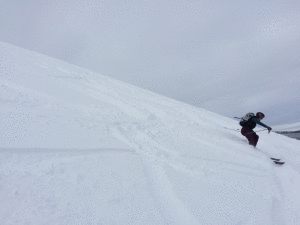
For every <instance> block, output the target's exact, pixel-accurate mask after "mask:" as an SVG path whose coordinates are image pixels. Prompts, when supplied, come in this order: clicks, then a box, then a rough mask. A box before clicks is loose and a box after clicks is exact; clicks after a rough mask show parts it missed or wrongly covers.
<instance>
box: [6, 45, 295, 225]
mask: <svg viewBox="0 0 300 225" xmlns="http://www.w3.org/2000/svg"><path fill="white" fill-rule="evenodd" d="M0 60H1V61H0V84H1V86H0V91H1V95H0V100H1V101H0V113H1V118H0V122H1V126H0V127H1V128H0V181H1V182H0V208H1V210H0V224H149V225H153V224H181V225H182V224H214V225H215V224H218V225H219V224H226V225H227V224H263V225H268V224H270V225H274V224H278V225H282V224H299V221H300V193H299V186H300V164H299V162H300V151H299V141H298V140H295V139H290V138H288V137H285V136H283V135H280V134H276V133H274V132H271V133H270V134H268V132H267V131H262V132H259V133H257V134H258V135H259V136H260V139H259V142H258V145H257V148H253V147H252V146H249V145H248V143H247V140H246V138H245V137H243V136H242V135H241V134H240V133H239V130H238V129H240V127H239V125H238V122H237V121H235V120H232V119H229V118H226V117H224V116H220V115H218V114H215V113H212V112H209V111H207V110H204V109H201V108H196V107H193V106H191V105H188V104H184V103H182V102H179V101H175V100H173V99H170V98H167V97H164V96H160V95H157V94H155V93H152V92H150V91H146V90H143V89H140V88H137V87H135V86H132V85H129V84H126V83H123V82H120V81H117V80H114V79H111V78H108V77H105V76H102V75H99V74H96V73H93V72H91V71H88V70H85V69H83V68H79V67H76V66H73V65H70V64H68V63H65V62H62V61H59V60H56V59H53V58H49V57H47V56H44V55H41V54H37V53H35V52H30V51H27V50H24V49H20V48H17V47H14V46H11V45H8V44H5V43H1V42H0ZM264 120H265V121H264V122H265V123H266V124H268V118H267V117H266V118H265V119H264ZM225 127H227V128H230V129H233V130H228V129H225ZM260 129H261V128H259V127H257V128H256V130H257V131H259V130H260ZM270 156H272V157H276V158H280V159H281V161H284V162H285V164H284V165H282V166H279V165H276V164H274V163H273V161H272V160H270Z"/></svg>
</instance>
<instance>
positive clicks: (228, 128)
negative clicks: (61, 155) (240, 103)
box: [224, 127, 240, 132]
mask: <svg viewBox="0 0 300 225" xmlns="http://www.w3.org/2000/svg"><path fill="white" fill-rule="evenodd" d="M224 128H225V129H227V130H233V131H236V132H239V131H238V130H240V129H236V130H234V129H230V128H227V127H224Z"/></svg>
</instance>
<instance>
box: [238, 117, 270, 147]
mask: <svg viewBox="0 0 300 225" xmlns="http://www.w3.org/2000/svg"><path fill="white" fill-rule="evenodd" d="M246 116H248V117H249V119H248V118H247V117H246V118H247V120H242V121H241V122H240V125H241V126H242V127H243V128H242V130H241V133H242V135H243V136H245V137H246V138H247V139H248V141H249V145H253V146H254V147H256V145H257V142H258V139H259V136H258V135H257V134H256V133H255V132H254V131H253V129H254V128H255V127H256V124H259V125H261V126H263V127H265V128H267V129H268V131H269V133H270V131H271V130H272V128H271V127H269V126H267V125H265V124H263V123H262V122H260V121H261V120H262V119H263V118H264V117H265V115H264V114H263V113H262V112H258V113H256V115H254V113H248V114H247V115H246ZM243 118H244V117H243Z"/></svg>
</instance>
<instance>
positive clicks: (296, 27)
mask: <svg viewBox="0 0 300 225" xmlns="http://www.w3.org/2000/svg"><path fill="white" fill-rule="evenodd" d="M299 37H300V1H299V0H291V1H289V0H285V1H266V0H265V1H264V0H261V1H254V0H253V1H249V0H247V1H244V0H240V1H236V0H228V1H224V0H219V1H218V0H204V1H200V0H198V1H193V0H190V1H188V0H173V1H170V0H165V1H162V0H130V1H127V0H111V1H104V0H103V1H102V0H91V1H84V0H65V1H61V0H28V1H20V0H0V41H4V42H7V43H10V44H13V45H17V46H20V47H23V48H26V49H29V50H32V51H36V52H39V53H43V54H46V55H49V56H52V57H55V58H58V59H61V60H63V61H67V62H70V63H72V64H76V65H79V66H81V67H84V68H87V69H90V70H92V71H95V72H99V73H101V74H103V75H106V76H111V77H114V78H117V79H119V80H123V81H126V82H130V83H132V84H134V85H138V86H140V87H143V88H146V89H149V90H151V91H154V92H157V93H159V94H163V95H166V96H169V97H172V98H175V99H178V100H181V101H184V102H187V103H191V104H193V105H196V106H200V107H204V108H207V109H209V110H212V111H215V112H217V113H220V114H223V115H226V116H236V115H237V116H239V115H241V113H244V112H248V111H253V110H256V108H258V110H257V111H264V112H266V111H267V112H269V111H270V112H271V110H273V111H274V110H276V107H277V106H278V105H276V104H275V103H274V100H273V101H271V102H272V104H268V101H267V100H266V99H264V100H262V101H261V102H259V103H257V102H256V103H257V104H252V103H251V100H249V96H251V95H255V94H256V93H263V94H264V90H265V91H266V93H265V94H266V95H270V96H271V98H272V96H273V98H274V99H276V95H272V94H271V92H272V90H273V89H274V88H275V89H278V90H279V89H282V90H283V93H282V94H283V95H284V90H285V89H290V88H295V89H296V90H298V91H296V92H295V95H289V96H287V97H289V98H293V99H291V100H293V101H294V104H295V102H296V104H298V103H299V104H300V100H299V98H297V97H296V96H300V91H299V89H298V86H297V85H296V83H297V82H298V81H297V80H298V79H299V71H300V66H299V65H300V56H299V55H300V40H299ZM293 85H294V86H293ZM245 99H246V100H247V101H246V102H245ZM256 99H261V98H260V97H259V96H258V97H257V98H256ZM285 103H286V102H285ZM285 103H281V104H285ZM278 104H279V103H278ZM299 104H298V108H295V107H294V108H293V110H298V111H299V110H300V109H299ZM249 106H251V107H249ZM255 106H256V107H255ZM259 109H260V110H259ZM298 114H299V113H298ZM274 120H275V119H274ZM299 120H300V117H299V118H298V119H296V121H292V120H289V122H299Z"/></svg>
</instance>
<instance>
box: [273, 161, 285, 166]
mask: <svg viewBox="0 0 300 225" xmlns="http://www.w3.org/2000/svg"><path fill="white" fill-rule="evenodd" d="M274 163H275V164H277V165H283V164H284V162H278V161H274Z"/></svg>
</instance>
